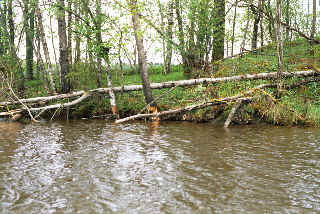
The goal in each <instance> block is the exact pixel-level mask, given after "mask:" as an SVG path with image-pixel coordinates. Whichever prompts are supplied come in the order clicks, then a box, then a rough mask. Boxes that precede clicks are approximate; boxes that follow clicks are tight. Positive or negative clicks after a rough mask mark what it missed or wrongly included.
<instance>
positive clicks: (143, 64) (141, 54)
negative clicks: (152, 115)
mask: <svg viewBox="0 0 320 214" xmlns="http://www.w3.org/2000/svg"><path fill="white" fill-rule="evenodd" d="M130 3H131V6H132V10H131V13H132V24H133V30H134V36H135V39H136V44H137V51H138V61H139V69H140V74H141V78H142V82H143V93H144V97H145V101H146V103H147V104H148V105H150V106H151V107H152V108H151V111H156V110H157V104H156V102H154V100H153V97H152V90H151V88H150V82H149V75H148V68H147V58H146V52H145V50H144V44H143V34H142V32H141V27H140V20H139V14H138V5H137V0H131V1H130Z"/></svg>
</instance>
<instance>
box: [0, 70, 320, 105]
mask: <svg viewBox="0 0 320 214" xmlns="http://www.w3.org/2000/svg"><path fill="white" fill-rule="evenodd" d="M319 74H320V72H319V71H317V70H307V71H297V72H284V73H283V77H284V78H289V77H310V76H317V75H319ZM276 77H277V72H271V73H258V74H245V75H237V76H231V77H218V78H200V79H190V80H179V81H169V82H162V83H152V84H151V89H163V88H172V87H183V86H192V85H199V84H210V83H211V84H212V83H219V82H228V81H241V80H257V79H273V78H276ZM142 89H143V87H142V85H127V86H120V87H110V88H97V89H92V90H89V91H88V93H89V94H90V95H89V96H91V95H93V94H94V93H99V94H108V93H109V91H110V90H113V91H114V92H115V93H119V92H130V91H139V90H142ZM85 93H86V92H85V91H76V92H73V93H69V94H60V95H56V96H49V97H35V98H28V99H20V100H19V101H13V102H10V101H7V102H0V106H6V105H14V104H21V103H38V102H49V101H54V100H60V99H66V98H75V97H79V96H82V95H83V94H85Z"/></svg>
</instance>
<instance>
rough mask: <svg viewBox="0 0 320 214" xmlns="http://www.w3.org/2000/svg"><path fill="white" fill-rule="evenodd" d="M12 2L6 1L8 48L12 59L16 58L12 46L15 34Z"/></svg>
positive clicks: (13, 46) (10, 0)
mask: <svg viewBox="0 0 320 214" xmlns="http://www.w3.org/2000/svg"><path fill="white" fill-rule="evenodd" d="M12 1H13V0H8V25H9V46H10V52H11V56H12V57H13V58H16V50H15V45H14V37H15V33H14V21H13V7H12Z"/></svg>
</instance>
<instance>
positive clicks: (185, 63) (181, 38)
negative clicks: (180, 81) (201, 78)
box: [175, 0, 188, 69]
mask: <svg viewBox="0 0 320 214" xmlns="http://www.w3.org/2000/svg"><path fill="white" fill-rule="evenodd" d="M175 9H176V17H177V21H178V39H179V46H180V48H179V50H180V55H181V57H182V63H183V66H184V69H187V68H188V60H187V58H186V54H185V39H184V30H183V21H182V17H181V10H180V0H175Z"/></svg>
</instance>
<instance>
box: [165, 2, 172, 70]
mask: <svg viewBox="0 0 320 214" xmlns="http://www.w3.org/2000/svg"><path fill="white" fill-rule="evenodd" d="M173 7H174V2H173V0H170V2H169V4H168V30H167V31H168V42H167V51H166V60H165V62H166V66H165V68H166V69H167V71H166V73H170V72H171V61H172V44H171V41H172V39H173V31H172V29H173V24H174V22H173Z"/></svg>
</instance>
